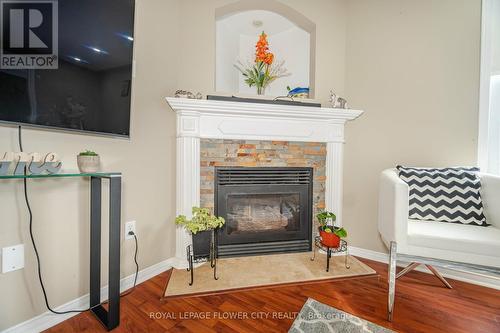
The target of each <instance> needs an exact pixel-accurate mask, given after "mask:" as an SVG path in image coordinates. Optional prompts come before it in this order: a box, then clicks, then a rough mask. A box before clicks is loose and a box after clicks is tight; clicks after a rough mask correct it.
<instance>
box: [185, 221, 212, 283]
mask: <svg viewBox="0 0 500 333" xmlns="http://www.w3.org/2000/svg"><path fill="white" fill-rule="evenodd" d="M186 255H187V261H188V268H187V271H188V272H190V273H191V274H190V281H189V285H190V286H192V285H193V282H194V264H199V263H204V262H210V267H211V268H213V270H214V279H215V280H218V279H219V277H218V276H217V258H218V251H217V244H216V240H215V230H212V233H211V237H210V250H209V254H208V255H196V254H195V253H194V251H193V245H188V246H187V247H186Z"/></svg>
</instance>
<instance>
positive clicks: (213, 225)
mask: <svg viewBox="0 0 500 333" xmlns="http://www.w3.org/2000/svg"><path fill="white" fill-rule="evenodd" d="M225 222H226V221H225V220H224V218H222V217H217V216H215V215H213V214H211V213H210V210H209V209H207V208H200V207H193V210H192V217H191V219H188V218H187V217H186V216H184V215H179V216H177V217H176V218H175V224H177V225H182V226H184V228H186V230H187V231H189V232H190V233H191V235H192V239H193V253H194V256H195V257H200V256H208V255H209V253H210V237H211V234H212V230H215V229H218V228H220V227H222V226H223V225H224V223H225Z"/></svg>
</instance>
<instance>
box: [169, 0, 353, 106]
mask: <svg viewBox="0 0 500 333" xmlns="http://www.w3.org/2000/svg"><path fill="white" fill-rule="evenodd" d="M233 2H235V1H233V0H203V1H201V0H182V1H181V2H180V3H181V5H180V7H181V17H182V20H181V25H180V29H181V31H182V38H181V40H180V43H179V45H178V49H177V50H178V52H179V54H180V58H181V61H180V64H179V77H178V84H179V87H180V88H182V89H187V90H194V91H201V92H202V93H204V94H207V93H212V92H213V91H214V87H215V9H216V8H217V7H221V6H224V5H227V4H230V3H233ZM282 2H283V3H285V4H287V5H289V6H290V7H291V8H292V9H295V10H296V11H298V12H300V13H302V14H303V15H305V16H306V17H307V18H309V19H310V20H311V21H313V22H315V23H316V68H317V69H316V97H317V98H319V99H322V100H324V101H327V100H328V96H329V91H330V89H334V90H335V91H337V92H339V93H341V94H342V93H343V92H344V81H345V80H344V75H345V68H344V64H345V38H346V34H345V29H346V12H345V9H346V5H345V0H312V1H311V0H287V1H282ZM271 47H272V46H271Z"/></svg>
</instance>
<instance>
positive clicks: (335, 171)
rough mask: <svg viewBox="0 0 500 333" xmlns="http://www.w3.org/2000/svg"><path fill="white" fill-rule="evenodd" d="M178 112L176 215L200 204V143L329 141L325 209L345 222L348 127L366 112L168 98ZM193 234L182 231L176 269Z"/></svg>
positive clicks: (181, 265)
mask: <svg viewBox="0 0 500 333" xmlns="http://www.w3.org/2000/svg"><path fill="white" fill-rule="evenodd" d="M167 102H168V103H169V105H170V107H171V108H172V109H173V110H174V112H176V121H177V139H176V141H177V155H176V159H177V164H176V168H177V170H176V173H177V177H176V179H177V183H176V214H184V215H186V216H190V215H191V208H192V207H193V206H200V204H201V195H202V193H201V187H200V185H201V174H202V171H201V165H202V164H201V150H200V147H201V140H202V139H203V140H204V142H207V141H206V140H205V139H211V140H249V141H271V142H272V141H274V142H276V141H282V142H289V143H290V142H300V143H311V144H312V143H325V144H326V157H325V164H326V165H325V169H326V170H325V175H326V179H324V198H325V199H324V205H325V208H326V209H328V210H331V211H334V212H335V213H336V215H337V220H338V223H339V224H342V169H343V143H344V125H345V123H346V122H347V121H349V120H354V119H356V118H357V117H359V116H360V115H361V114H362V113H363V111H360V110H343V109H332V108H316V107H308V106H290V105H278V104H261V103H240V102H227V101H214V100H195V99H184V98H174V97H167ZM190 242H191V237H190V235H189V233H188V232H187V231H186V230H185V229H184V228H182V227H177V230H176V244H175V246H176V247H175V262H174V267H176V268H184V267H186V258H185V256H186V246H187V245H189V244H190Z"/></svg>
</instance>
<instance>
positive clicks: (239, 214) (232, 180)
mask: <svg viewBox="0 0 500 333" xmlns="http://www.w3.org/2000/svg"><path fill="white" fill-rule="evenodd" d="M312 190H313V169H312V168H295V167H268V168H248V167H217V168H216V169H215V214H216V215H218V216H222V217H224V219H225V220H226V224H225V225H224V227H223V228H222V229H221V230H220V231H219V235H218V250H219V255H220V256H221V257H224V256H226V257H227V256H242V255H258V254H271V253H285V252H304V251H310V250H311V244H312V243H311V242H312Z"/></svg>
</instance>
